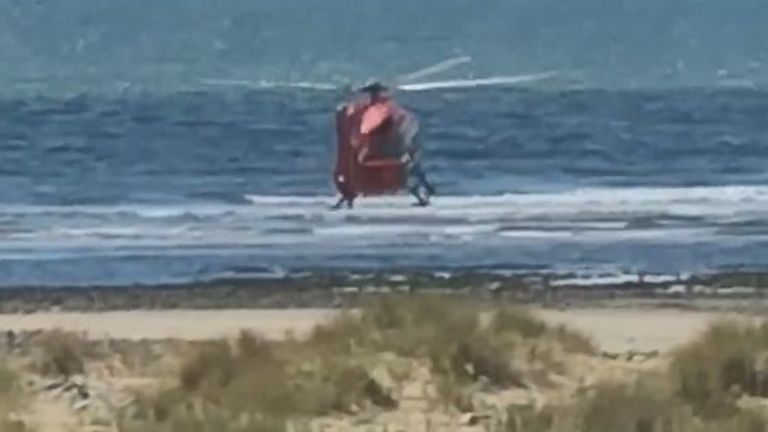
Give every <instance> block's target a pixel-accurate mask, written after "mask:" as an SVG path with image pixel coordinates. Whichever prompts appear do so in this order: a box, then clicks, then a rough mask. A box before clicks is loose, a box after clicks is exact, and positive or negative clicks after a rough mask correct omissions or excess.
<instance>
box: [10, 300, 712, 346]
mask: <svg viewBox="0 0 768 432" xmlns="http://www.w3.org/2000/svg"><path fill="white" fill-rule="evenodd" d="M336 313H338V312H337V311H334V310H329V309H284V310H265V309H225V310H156V311H155V310H153V311H145V310H137V311H122V312H88V313H69V312H37V313H31V314H24V315H22V314H18V315H17V314H0V329H1V330H38V329H43V330H48V329H62V330H68V331H75V332H84V333H86V334H87V335H88V337H91V338H98V339H101V338H106V337H111V338H118V339H123V338H125V339H167V338H178V339H187V340H196V339H210V338H216V337H226V336H231V335H235V334H237V333H238V332H239V331H240V330H242V329H248V330H253V331H256V332H259V333H260V334H262V335H264V336H266V337H271V338H279V337H282V336H283V335H285V332H286V331H291V332H293V333H294V334H296V335H297V336H298V335H301V334H303V333H305V332H307V331H308V330H310V329H311V328H312V327H313V326H314V325H315V324H318V323H321V322H323V321H324V320H327V319H329V318H331V317H333V316H334V315H335V314H336ZM536 313H538V314H539V315H540V316H541V317H542V318H544V319H545V320H546V321H548V322H551V323H555V324H565V325H567V326H569V327H572V328H574V329H578V330H581V331H582V332H584V333H586V334H588V335H590V336H591V337H592V338H593V339H594V340H595V342H597V343H598V345H599V346H600V347H601V348H602V349H604V350H607V351H617V352H618V351H626V350H629V349H636V350H659V351H667V350H669V349H670V348H673V347H674V346H676V345H678V344H680V343H683V342H685V341H686V340H690V339H691V338H692V337H694V336H695V335H696V334H697V333H698V332H700V331H701V330H702V329H703V328H704V327H705V326H706V325H707V324H708V323H709V322H711V321H713V320H715V319H718V318H721V317H723V316H724V315H723V314H722V313H718V312H703V311H684V310H672V309H597V308H595V309H569V310H551V309H539V310H536Z"/></svg>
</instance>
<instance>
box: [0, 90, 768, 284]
mask: <svg viewBox="0 0 768 432" xmlns="http://www.w3.org/2000/svg"><path fill="white" fill-rule="evenodd" d="M400 100H401V103H402V104H403V105H405V106H407V107H408V108H410V109H412V110H413V111H414V112H415V113H417V114H418V115H419V116H420V118H421V119H422V122H423V127H424V134H425V150H426V153H425V168H426V169H427V171H428V173H429V175H430V177H431V179H432V180H433V181H434V183H435V184H436V186H437V189H438V193H439V195H438V196H436V197H435V198H434V202H433V205H432V206H431V207H428V208H415V207H412V206H411V199H409V198H408V197H406V196H399V197H384V198H367V199H363V200H361V201H360V202H359V205H358V206H357V208H355V209H354V210H351V211H347V210H343V211H338V212H332V211H330V210H329V209H328V206H329V205H330V204H332V202H333V201H334V190H333V187H332V184H331V178H330V172H331V169H332V162H333V148H334V144H333V123H332V121H333V118H332V109H333V107H334V106H335V105H336V104H337V103H338V102H339V94H338V93H337V92H333V91H323V90H308V89H269V88H265V89H261V90H226V91H224V90H215V91H198V92H178V93H174V94H169V95H154V96H153V95H146V94H145V95H140V96H122V97H117V96H95V95H90V96H88V95H84V96H76V97H71V98H53V97H23V98H5V99H3V100H2V101H0V185H1V187H0V285H2V286H13V285H35V284H42V285H71V284H125V283H159V282H173V281H191V280H205V279H212V278H219V277H239V276H241V277H247V276H254V275H260V274H264V273H269V272H273V273H277V274H279V273H281V272H291V271H301V270H307V269H318V268H338V269H371V268H373V269H376V268H379V269H407V268H419V269H451V268H484V269H513V270H515V269H517V270H569V269H587V270H593V271H654V272H693V271H702V270H712V269H719V268H732V267H734V266H737V267H738V266H748V267H765V266H766V264H768V253H767V252H768V222H766V221H768V218H767V217H768V173H767V172H766V169H765V166H766V164H767V163H768V126H767V125H766V113H768V93H765V92H762V91H758V90H747V89H693V88H692V89H686V90H551V89H550V90H546V89H544V90H542V89H538V90H537V89H468V90H466V89H465V90H440V91H427V92H417V93H404V94H401V95H400Z"/></svg>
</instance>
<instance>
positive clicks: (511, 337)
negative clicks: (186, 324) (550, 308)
mask: <svg viewBox="0 0 768 432" xmlns="http://www.w3.org/2000/svg"><path fill="white" fill-rule="evenodd" d="M358 306H359V307H356V308H355V309H354V310H350V311H347V312H345V313H342V314H340V316H339V317H337V318H336V319H334V320H332V321H331V322H329V323H326V324H323V325H320V326H317V327H316V328H315V329H314V331H313V332H311V334H310V335H309V336H308V337H307V338H304V339H302V340H296V339H288V340H285V341H268V340H265V339H263V338H260V337H258V336H257V335H253V334H250V333H246V332H244V333H242V334H241V335H240V337H239V338H238V339H237V340H236V341H235V342H234V343H230V342H228V341H211V342H209V343H206V344H204V346H201V347H200V349H199V350H198V351H197V353H196V354H195V355H194V356H192V357H191V358H189V359H188V360H187V362H186V363H185V365H184V367H183V368H182V370H181V372H180V374H179V380H178V386H176V387H175V388H173V389H169V390H168V391H166V392H164V393H163V394H162V395H159V396H156V397H153V398H148V399H145V400H144V401H143V402H142V403H140V404H138V405H137V407H138V408H137V409H136V410H135V411H134V412H133V414H132V415H130V416H126V417H125V419H124V421H123V426H124V428H123V429H124V430H150V429H149V425H150V424H151V425H152V427H154V428H156V429H151V430H164V431H165V430H167V431H182V430H184V431H186V430H222V431H249V430H282V428H284V427H285V425H286V424H287V423H291V424H292V425H294V427H295V425H297V424H301V423H302V422H305V421H307V420H308V419H311V418H314V417H318V416H323V415H329V414H334V413H336V414H354V413H357V412H359V411H361V410H366V409H371V408H375V409H380V410H387V409H393V408H396V407H397V406H398V401H397V399H396V395H393V394H392V389H390V388H387V387H386V385H384V384H385V383H382V382H380V380H378V379H376V378H374V373H373V371H374V370H376V368H380V367H382V366H385V367H389V366H391V365H389V364H384V365H382V356H388V357H387V358H388V359H389V360H388V361H390V362H391V360H392V359H402V360H403V362H404V363H403V364H405V365H406V366H405V369H407V368H408V365H410V364H412V363H408V362H409V361H411V362H418V363H419V364H426V365H428V367H429V369H430V370H431V373H432V375H433V376H434V378H435V380H436V381H438V384H439V390H440V395H442V397H443V399H442V400H443V403H447V404H451V403H453V402H454V401H455V400H456V397H457V395H458V394H459V393H460V391H461V389H462V388H465V387H466V386H468V385H470V384H472V383H474V382H477V381H479V380H481V379H482V380H484V381H485V382H488V383H490V384H491V385H495V386H499V387H508V386H525V385H526V380H527V378H526V376H525V370H526V369H527V367H528V366H529V365H530V364H535V363H537V362H542V364H545V363H546V365H549V364H550V363H552V362H555V361H556V360H555V358H556V356H557V353H563V352H582V353H584V352H591V351H592V350H593V347H592V345H591V343H590V342H589V340H588V339H587V338H585V337H583V336H580V335H578V334H577V333H573V332H569V331H567V330H564V329H562V328H550V327H549V326H547V325H545V324H544V323H543V322H541V321H539V320H537V319H535V318H534V317H533V316H531V315H530V314H528V313H527V312H525V311H524V310H522V309H519V308H513V307H492V306H490V305H487V304H481V303H477V302H474V301H470V300H466V299H463V300H462V299H457V298H453V297H449V296H444V295H384V296H373V297H369V298H366V299H365V300H363V302H362V303H361V304H360V305H358ZM538 344H542V346H546V345H547V344H549V345H550V346H554V347H557V349H556V350H549V351H551V352H549V354H547V355H543V354H542V353H545V352H548V351H547V349H541V350H540V352H538V353H537V352H536V351H537V350H535V349H534V350H532V349H531V347H534V346H537V345H538ZM532 352H533V354H532ZM408 359H410V360H408ZM384 363H386V362H384ZM546 365H545V366H542V367H546ZM401 372H402V375H403V376H404V377H407V376H408V373H409V372H408V371H407V370H405V371H401ZM392 375H397V373H396V372H395V371H392ZM130 425H136V427H137V428H138V429H131V426H130ZM142 428H143V429H142Z"/></svg>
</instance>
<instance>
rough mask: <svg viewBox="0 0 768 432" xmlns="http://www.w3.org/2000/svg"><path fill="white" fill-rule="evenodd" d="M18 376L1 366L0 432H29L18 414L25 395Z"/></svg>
mask: <svg viewBox="0 0 768 432" xmlns="http://www.w3.org/2000/svg"><path fill="white" fill-rule="evenodd" d="M18 384H19V377H18V375H17V374H16V373H15V372H13V371H11V370H10V369H8V368H7V367H6V366H5V365H0V431H2V432H27V431H29V428H28V427H27V426H26V425H25V424H24V422H23V421H21V420H20V419H18V418H17V416H16V414H17V413H18V411H19V409H21V408H22V406H23V395H22V394H21V393H22V392H21V389H20V387H19V385H18Z"/></svg>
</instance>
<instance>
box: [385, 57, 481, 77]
mask: <svg viewBox="0 0 768 432" xmlns="http://www.w3.org/2000/svg"><path fill="white" fill-rule="evenodd" d="M470 61H472V57H469V56H461V57H454V58H450V59H447V60H443V61H441V62H439V63H435V64H433V65H431V66H427V67H425V68H422V69H419V70H417V71H414V72H411V73H409V74H405V75H400V76H399V77H397V78H395V82H398V83H400V82H407V81H413V80H417V79H422V78H425V77H427V76H429V75H434V74H437V73H440V72H444V71H447V70H449V69H452V68H454V67H456V66H458V65H460V64H464V63H468V62H470Z"/></svg>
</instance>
